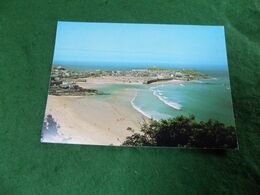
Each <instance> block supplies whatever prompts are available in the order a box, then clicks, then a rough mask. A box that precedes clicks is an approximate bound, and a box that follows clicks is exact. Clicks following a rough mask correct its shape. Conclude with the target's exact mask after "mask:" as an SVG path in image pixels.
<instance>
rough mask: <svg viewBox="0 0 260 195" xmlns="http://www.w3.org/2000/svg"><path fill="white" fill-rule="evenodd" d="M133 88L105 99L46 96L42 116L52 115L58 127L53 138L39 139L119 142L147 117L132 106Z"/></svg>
mask: <svg viewBox="0 0 260 195" xmlns="http://www.w3.org/2000/svg"><path fill="white" fill-rule="evenodd" d="M134 91H135V93H136V90H135V89H131V90H129V89H127V90H122V91H120V92H119V93H120V95H118V96H116V97H110V98H105V99H97V98H96V97H93V96H84V97H78V96H52V95H48V101H47V105H46V112H45V116H47V114H51V115H52V116H53V118H54V120H55V121H56V122H57V124H58V125H59V126H60V128H58V131H57V134H56V135H55V136H53V137H48V135H45V136H44V137H43V138H42V142H58V143H82V144H98V145H121V144H122V143H123V142H124V140H125V138H126V137H127V136H130V135H132V134H133V132H139V131H140V130H139V129H140V124H141V122H142V120H147V119H148V118H145V117H144V116H143V115H142V114H141V113H139V112H137V111H136V110H135V109H134V108H133V107H132V105H131V103H130V102H131V99H132V98H133V95H132V94H133V92H134Z"/></svg>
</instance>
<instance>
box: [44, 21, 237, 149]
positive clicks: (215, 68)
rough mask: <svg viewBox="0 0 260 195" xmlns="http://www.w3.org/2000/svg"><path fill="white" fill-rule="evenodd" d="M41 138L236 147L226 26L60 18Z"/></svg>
mask: <svg viewBox="0 0 260 195" xmlns="http://www.w3.org/2000/svg"><path fill="white" fill-rule="evenodd" d="M41 142H43V143H66V144H88V145H107V146H145V147H182V148H203V149H205V148H211V149H212V148H214V149H215V148H237V147H238V144H237V137H236V128H235V119H234V113H233V106H232V98H231V88H230V81H229V72H228V61H227V53H226V43H225V31H224V27H223V26H203V25H169V24H168V25H166V24H135V23H133V24H127V23H90V22H63V21H61V22H58V24H57V32H56V41H55V48H54V56H53V63H52V68H51V75H50V83H49V91H48V98H47V103H46V110H45V116H44V121H43V128H42V134H41Z"/></svg>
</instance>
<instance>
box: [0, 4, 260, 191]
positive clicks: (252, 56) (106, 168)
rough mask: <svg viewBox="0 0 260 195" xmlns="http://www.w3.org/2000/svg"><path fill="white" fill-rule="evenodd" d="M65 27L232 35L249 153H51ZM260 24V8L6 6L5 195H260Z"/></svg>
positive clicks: (0, 128)
mask: <svg viewBox="0 0 260 195" xmlns="http://www.w3.org/2000/svg"><path fill="white" fill-rule="evenodd" d="M57 20H63V21H64V20H65V21H87V22H129V23H134V22H138V23H165V24H203V25H224V26H225V32H226V39H227V50H228V62H229V71H230V80H231V87H232V96H233V103H234V110H235V117H236V126H237V131H238V142H239V145H240V147H239V150H235V151H232V150H228V151H215V150H188V149H187V150H186V149H162V148H160V149H151V148H127V147H98V146H80V145H62V144H41V143H40V133H41V126H42V121H43V117H44V108H45V103H46V98H47V91H48V84H49V75H50V71H51V64H52V55H53V48H54V40H55V31H56V22H57ZM259 21H260V1H259V0H221V1H215V0H204V1H202V0H131V1H123V0H85V1H83V0H74V1H68V0H59V1H51V0H41V1H40V0H39V1H33V0H28V1H15V0H1V2H0V44H1V47H0V81H1V90H0V91H1V93H0V194H5V195H6V194H25V195H28V194H44V195H46V194H55V195H57V194H112V195H115V194H119V195H121V194H200V195H201V194H242V195H244V194H259V191H260V167H259V165H260V159H259V156H260V139H259V138H260V134H259V127H260V120H259V116H260V110H259V107H260V101H259V100H260V91H259V85H260V80H259V78H260V75H259V73H260V69H259V64H260V33H259V32H260V25H259ZM191 36H192V35H191ZM257 192H258V193H257Z"/></svg>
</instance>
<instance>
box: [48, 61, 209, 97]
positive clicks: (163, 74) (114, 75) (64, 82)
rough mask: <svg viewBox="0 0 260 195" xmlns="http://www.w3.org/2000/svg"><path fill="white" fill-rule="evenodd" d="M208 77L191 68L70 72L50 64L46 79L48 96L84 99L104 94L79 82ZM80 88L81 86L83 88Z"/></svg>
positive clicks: (124, 82) (170, 79) (127, 81)
mask: <svg viewBox="0 0 260 195" xmlns="http://www.w3.org/2000/svg"><path fill="white" fill-rule="evenodd" d="M207 78H208V75H206V74H204V73H201V72H197V71H194V70H191V69H174V68H158V67H156V66H153V67H148V68H145V69H132V70H116V71H111V70H91V71H88V70H72V69H67V68H65V67H63V66H60V65H53V67H52V70H51V78H50V89H49V95H57V96H85V95H105V93H103V92H101V91H98V90H97V89H93V88H86V87H85V85H82V83H88V81H89V80H90V81H91V82H93V81H95V82H99V83H102V82H103V83H111V84H115V83H117V84H147V85H149V84H151V83H156V82H171V81H174V82H176V81H182V82H187V81H191V80H200V79H207ZM83 86H84V87H83Z"/></svg>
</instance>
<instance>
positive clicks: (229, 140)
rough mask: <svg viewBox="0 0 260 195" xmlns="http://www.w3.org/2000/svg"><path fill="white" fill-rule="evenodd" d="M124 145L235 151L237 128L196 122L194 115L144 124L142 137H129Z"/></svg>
mask: <svg viewBox="0 0 260 195" xmlns="http://www.w3.org/2000/svg"><path fill="white" fill-rule="evenodd" d="M123 145H126V146H167V147H198V148H236V147H237V140H236V134H235V128H234V127H232V126H228V127H225V125H224V124H223V123H220V122H219V121H216V120H215V121H213V120H211V119H209V120H208V121H206V122H203V121H200V122H197V121H196V120H195V116H193V115H192V116H189V117H185V116H178V117H176V118H170V119H163V120H160V121H155V120H151V121H150V122H149V123H147V122H145V123H143V124H142V125H141V133H135V134H133V135H132V136H128V137H127V138H126V140H125V142H124V143H123Z"/></svg>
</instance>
